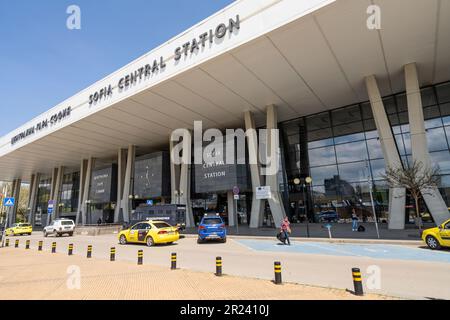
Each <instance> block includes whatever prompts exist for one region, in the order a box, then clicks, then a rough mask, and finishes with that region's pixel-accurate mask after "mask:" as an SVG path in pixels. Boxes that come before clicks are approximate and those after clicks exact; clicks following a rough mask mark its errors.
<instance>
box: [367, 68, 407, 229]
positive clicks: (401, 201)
mask: <svg viewBox="0 0 450 320" xmlns="http://www.w3.org/2000/svg"><path fill="white" fill-rule="evenodd" d="M366 89H367V93H368V95H369V99H370V105H371V107H372V113H373V117H374V119H375V125H376V127H377V130H378V136H379V137H380V143H381V149H382V151H383V156H384V162H385V166H386V168H388V167H390V168H398V167H400V166H402V162H401V159H400V156H399V154H398V149H397V146H396V143H395V139H394V136H393V134H392V130H391V126H390V124H389V120H388V117H387V115H386V110H385V108H384V103H383V100H382V98H381V94H380V90H379V89H378V84H377V80H376V78H375V76H373V75H372V76H369V77H366ZM405 194H406V193H405V188H390V189H389V223H388V228H389V229H398V230H401V229H404V228H405V201H406V197H405Z"/></svg>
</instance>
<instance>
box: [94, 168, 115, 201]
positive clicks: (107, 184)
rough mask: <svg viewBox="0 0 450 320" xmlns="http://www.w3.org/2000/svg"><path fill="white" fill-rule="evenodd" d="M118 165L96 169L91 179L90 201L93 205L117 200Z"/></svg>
mask: <svg viewBox="0 0 450 320" xmlns="http://www.w3.org/2000/svg"><path fill="white" fill-rule="evenodd" d="M116 198H117V165H115V164H112V165H110V166H108V167H103V168H100V169H94V170H93V171H92V177H91V189H90V192H89V200H91V201H92V202H93V203H109V202H112V201H116V200H117V199H116Z"/></svg>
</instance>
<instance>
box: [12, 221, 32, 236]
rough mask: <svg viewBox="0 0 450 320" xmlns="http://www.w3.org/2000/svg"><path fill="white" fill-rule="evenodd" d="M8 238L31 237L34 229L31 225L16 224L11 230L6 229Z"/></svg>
mask: <svg viewBox="0 0 450 320" xmlns="http://www.w3.org/2000/svg"><path fill="white" fill-rule="evenodd" d="M5 232H6V235H7V236H9V237H10V236H18V235H22V234H28V235H31V233H32V232H33V227H32V226H31V224H29V223H14V224H13V225H12V226H11V227H10V228H8V229H6V231H5Z"/></svg>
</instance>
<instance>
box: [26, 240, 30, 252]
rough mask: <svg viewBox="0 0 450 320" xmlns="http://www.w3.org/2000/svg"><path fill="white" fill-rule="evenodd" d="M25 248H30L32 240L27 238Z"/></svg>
mask: <svg viewBox="0 0 450 320" xmlns="http://www.w3.org/2000/svg"><path fill="white" fill-rule="evenodd" d="M25 249H27V250H28V249H30V240H27V241H26V242H25Z"/></svg>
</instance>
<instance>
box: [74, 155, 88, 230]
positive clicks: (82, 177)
mask: <svg viewBox="0 0 450 320" xmlns="http://www.w3.org/2000/svg"><path fill="white" fill-rule="evenodd" d="M87 166H88V160H86V159H82V160H81V164H80V189H79V191H78V212H77V217H76V219H75V220H76V221H75V224H76V225H78V224H80V223H81V221H82V219H83V217H82V215H83V206H84V201H85V200H86V199H84V198H83V197H84V187H85V185H86V179H87V178H86V173H87Z"/></svg>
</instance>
